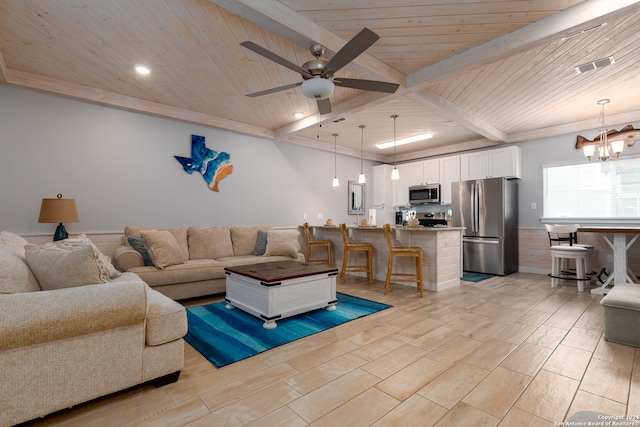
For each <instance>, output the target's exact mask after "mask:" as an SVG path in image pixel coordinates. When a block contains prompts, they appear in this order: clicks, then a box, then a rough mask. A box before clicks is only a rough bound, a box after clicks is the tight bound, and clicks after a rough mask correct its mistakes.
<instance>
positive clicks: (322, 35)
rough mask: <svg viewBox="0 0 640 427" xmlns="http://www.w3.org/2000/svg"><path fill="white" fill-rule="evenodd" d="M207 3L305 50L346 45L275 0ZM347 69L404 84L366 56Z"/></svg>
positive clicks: (331, 49)
mask: <svg viewBox="0 0 640 427" xmlns="http://www.w3.org/2000/svg"><path fill="white" fill-rule="evenodd" d="M210 1H211V2H212V3H215V4H217V5H218V6H220V7H222V8H224V9H227V10H228V11H230V12H231V13H233V14H235V15H238V16H240V17H242V18H244V19H247V20H249V21H251V22H253V23H255V24H257V25H259V26H261V27H263V28H265V29H266V30H269V31H271V32H273V33H275V34H278V35H279V36H281V37H284V38H286V39H288V40H291V41H292V42H293V43H296V44H298V45H300V46H303V47H305V48H306V47H309V46H311V45H312V44H313V43H320V44H322V45H323V46H324V47H325V48H326V49H327V50H328V51H329V52H331V53H335V52H337V51H339V50H340V49H341V48H342V47H343V46H344V45H345V41H344V40H343V39H342V38H340V37H338V36H336V35H335V34H333V33H332V32H331V31H328V30H326V29H325V28H323V27H321V26H320V25H318V24H316V23H315V22H313V21H311V20H309V19H307V18H305V17H304V16H302V15H300V14H298V13H297V12H295V11H294V10H292V9H290V8H288V7H287V6H285V5H284V4H282V3H280V2H279V1H277V0H210ZM354 36H355V34H354ZM348 67H349V68H351V69H353V70H354V71H357V72H358V73H361V74H363V75H365V76H367V77H371V78H377V79H383V80H385V81H389V82H393V83H397V84H399V85H401V86H404V84H405V77H406V76H405V75H404V74H402V73H400V72H399V71H397V70H395V69H394V68H392V67H390V66H388V65H387V64H385V63H384V62H382V61H380V60H378V59H376V58H374V57H373V56H371V55H369V54H367V53H366V52H365V53H362V54H361V55H359V56H358V57H357V58H355V59H354V60H353V61H352V62H351V63H350V64H349V65H348Z"/></svg>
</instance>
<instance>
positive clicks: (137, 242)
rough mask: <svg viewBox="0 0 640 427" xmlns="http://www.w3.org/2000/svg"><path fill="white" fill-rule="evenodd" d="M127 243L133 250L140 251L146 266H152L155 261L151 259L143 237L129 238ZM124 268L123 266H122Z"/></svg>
mask: <svg viewBox="0 0 640 427" xmlns="http://www.w3.org/2000/svg"><path fill="white" fill-rule="evenodd" d="M127 241H128V242H129V244H130V245H131V247H132V248H133V249H135V250H136V251H138V253H140V255H142V260H143V261H144V265H147V266H152V265H153V261H151V257H150V256H149V252H147V248H146V247H145V246H144V240H143V239H142V236H129V237H128V238H127ZM120 268H122V266H120Z"/></svg>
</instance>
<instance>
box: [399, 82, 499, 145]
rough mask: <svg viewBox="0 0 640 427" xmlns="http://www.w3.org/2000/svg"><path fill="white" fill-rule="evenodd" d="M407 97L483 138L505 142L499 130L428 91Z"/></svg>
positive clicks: (409, 94)
mask: <svg viewBox="0 0 640 427" xmlns="http://www.w3.org/2000/svg"><path fill="white" fill-rule="evenodd" d="M407 97H408V98H410V99H412V100H413V101H415V102H416V103H418V104H420V105H422V106H423V107H426V108H429V109H431V110H435V111H437V112H438V114H441V115H443V116H445V117H447V118H449V119H451V120H453V121H455V122H457V123H458V124H459V125H461V126H464V127H465V128H467V129H469V130H471V131H473V132H476V133H479V134H480V135H482V136H484V137H485V138H488V139H490V140H492V141H496V142H504V141H505V140H506V135H505V134H504V132H502V131H501V130H500V129H497V128H495V127H493V126H491V125H490V124H489V123H487V122H485V121H483V120H480V119H478V118H477V117H475V116H473V115H471V114H470V113H468V112H467V111H465V110H463V109H462V108H460V107H458V106H457V105H456V104H454V103H453V102H451V101H449V100H448V99H446V98H443V97H441V96H440V95H438V94H436V93H434V92H432V91H430V90H423V91H421V92H419V93H414V92H411V93H408V94H407Z"/></svg>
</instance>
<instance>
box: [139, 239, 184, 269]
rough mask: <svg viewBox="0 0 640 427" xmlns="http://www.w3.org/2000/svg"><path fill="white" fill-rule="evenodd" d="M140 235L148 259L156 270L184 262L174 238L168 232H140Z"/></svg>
mask: <svg viewBox="0 0 640 427" xmlns="http://www.w3.org/2000/svg"><path fill="white" fill-rule="evenodd" d="M140 235H141V236H142V238H143V239H144V245H145V248H146V249H147V252H148V253H149V257H150V258H151V261H152V262H153V265H155V266H156V267H157V268H165V267H168V266H170V265H176V264H182V263H183V262H184V258H183V254H182V250H181V249H180V245H179V244H178V241H177V240H176V238H175V236H174V235H173V234H171V232H169V231H168V230H142V231H141V232H140Z"/></svg>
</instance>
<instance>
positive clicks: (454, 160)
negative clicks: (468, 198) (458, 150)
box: [439, 156, 461, 205]
mask: <svg viewBox="0 0 640 427" xmlns="http://www.w3.org/2000/svg"><path fill="white" fill-rule="evenodd" d="M439 161H440V203H442V204H443V205H450V204H451V184H452V183H454V182H458V181H460V180H461V179H460V156H451V157H442V158H440V159H439Z"/></svg>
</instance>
